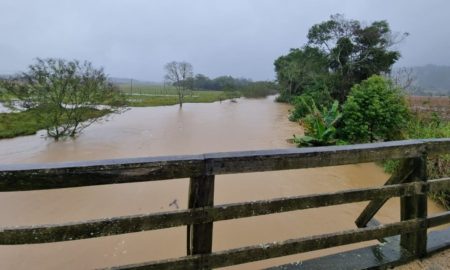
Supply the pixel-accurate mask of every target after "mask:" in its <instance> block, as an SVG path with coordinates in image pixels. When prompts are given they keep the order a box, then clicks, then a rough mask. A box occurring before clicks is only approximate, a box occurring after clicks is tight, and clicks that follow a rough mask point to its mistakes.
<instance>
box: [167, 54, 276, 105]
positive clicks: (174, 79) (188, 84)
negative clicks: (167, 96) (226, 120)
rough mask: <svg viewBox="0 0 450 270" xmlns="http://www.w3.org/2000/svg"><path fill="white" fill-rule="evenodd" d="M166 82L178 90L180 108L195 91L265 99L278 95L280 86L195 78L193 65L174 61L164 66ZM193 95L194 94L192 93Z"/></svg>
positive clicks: (236, 80)
mask: <svg viewBox="0 0 450 270" xmlns="http://www.w3.org/2000/svg"><path fill="white" fill-rule="evenodd" d="M164 69H165V71H166V75H165V77H164V79H165V81H166V82H168V83H169V84H171V85H172V86H174V87H175V88H176V89H177V93H178V100H179V105H180V107H182V106H183V102H184V97H185V95H186V94H187V93H188V92H189V91H193V90H200V91H201V90H212V91H225V92H227V94H228V95H225V98H227V96H230V97H235V96H244V97H248V98H258V97H265V96H268V95H271V94H276V93H278V85H277V84H276V83H275V82H272V81H252V80H250V79H245V78H234V77H232V76H219V77H216V78H214V79H211V78H209V77H208V76H206V75H204V74H196V75H195V76H194V68H193V66H192V64H190V63H188V62H185V61H182V62H177V61H172V62H169V63H167V64H166V65H165V66H164ZM191 93H192V92H191Z"/></svg>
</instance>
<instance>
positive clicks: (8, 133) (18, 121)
mask: <svg viewBox="0 0 450 270" xmlns="http://www.w3.org/2000/svg"><path fill="white" fill-rule="evenodd" d="M37 110H38V109H30V110H27V111H23V112H14V113H0V139H5V138H13V137H17V136H24V135H33V134H35V133H36V132H37V131H39V130H41V129H45V128H46V125H45V123H44V121H42V118H43V117H42V116H40V113H39V112H38V111H37ZM108 113H110V111H109V110H96V109H92V110H91V111H90V112H89V114H88V115H86V117H85V120H87V119H90V118H94V117H101V116H104V115H106V114H108ZM44 117H45V116H44Z"/></svg>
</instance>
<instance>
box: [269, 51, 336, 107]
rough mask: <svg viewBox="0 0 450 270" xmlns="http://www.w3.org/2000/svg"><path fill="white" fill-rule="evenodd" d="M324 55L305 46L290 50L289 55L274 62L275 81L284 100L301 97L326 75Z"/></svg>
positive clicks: (326, 68) (326, 67)
mask: <svg viewBox="0 0 450 270" xmlns="http://www.w3.org/2000/svg"><path fill="white" fill-rule="evenodd" d="M327 64H328V62H327V58H326V55H325V54H324V53H323V52H321V51H320V50H319V49H317V48H312V47H309V46H305V47H304V48H302V49H291V51H290V52H289V54H287V55H284V56H280V57H279V58H278V59H277V60H275V63H274V65H275V72H276V74H277V81H278V83H279V84H280V86H281V95H282V96H283V97H284V99H288V100H289V99H291V98H292V96H296V95H301V94H303V93H305V92H306V91H307V89H308V88H309V87H310V86H312V85H315V84H316V83H317V82H318V81H319V80H322V79H323V78H324V77H326V76H327V74H328V66H327Z"/></svg>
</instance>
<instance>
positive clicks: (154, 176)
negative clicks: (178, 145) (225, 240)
mask: <svg viewBox="0 0 450 270" xmlns="http://www.w3.org/2000/svg"><path fill="white" fill-rule="evenodd" d="M447 153H450V139H433V140H410V141H397V142H387V143H375V144H361V145H351V146H333V147H317V148H299V149H297V148H294V149H281V150H269V151H248V152H229V153H214V154H204V155H190V156H170V157H156V158H153V157H152V158H137V159H125V160H104V161H90V162H76V163H57V164H39V165H4V166H0V191H2V192H5V191H25V190H40V189H56V188H69V187H80V186H93V185H106V184H119V183H132V182H143V181H155V180H166V179H176V178H190V185H189V202H188V206H189V209H186V210H177V211H171V212H162V213H152V214H146V215H132V216H122V217H114V218H107V219H98V220H89V221H83V222H75V223H66V224H51V225H39V226H30V227H26V226H24V227H8V228H0V244H1V245H17V244H37V243H48V242H58V241H70V240H77V239H86V238H93V237H102V236H109V235H117V234H124V233H132V232H140V231H146V230H155V229H161V228H169V227H175V226H186V225H187V256H185V257H181V258H174V259H169V260H162V261H152V262H145V263H139V264H133V265H124V266H118V267H114V269H210V268H216V267H224V266H229V265H235V264H241V263H247V262H252V261H257V260H264V259H269V258H275V257H280V256H286V255H292V254H296V253H301V252H307V251H313V250H318V249H324V248H329V247H335V246H340V245H346V244H351V243H356V242H362V241H368V240H373V239H381V238H385V237H389V236H394V235H401V246H402V247H403V248H405V249H406V250H408V251H409V252H410V253H411V254H413V256H414V257H416V258H419V257H423V256H425V255H426V252H427V249H426V246H427V228H431V227H435V226H439V225H442V224H447V223H450V212H445V213H442V214H438V215H434V216H428V215H427V200H426V196H427V192H430V191H438V190H441V189H443V188H448V187H450V178H442V179H433V180H428V179H427V175H426V174H427V173H426V158H427V156H432V155H438V154H447ZM384 159H401V160H402V162H401V165H400V170H399V171H398V172H397V173H395V174H393V175H392V177H391V178H390V179H389V180H388V182H387V183H386V185H385V186H382V187H375V188H363V189H352V190H347V191H340V192H335V193H324V194H314V195H307V196H294V197H287V198H277V199H271V200H261V201H253V202H244V203H235V204H227V205H214V201H213V198H214V176H215V175H221V174H231V173H233V174H235V173H247V172H263V171H276V170H287V169H300V168H314V167H323V166H334V165H344V164H353V163H363V162H373V161H379V160H384ZM361 181H364V179H361ZM391 197H400V198H401V221H400V222H394V223H390V224H383V225H379V224H378V225H376V226H369V227H366V225H367V224H368V222H369V221H370V220H371V219H372V217H373V216H374V215H375V213H376V212H377V211H378V209H379V208H380V207H381V206H382V205H383V204H384V202H386V200H387V199H389V198H391ZM361 201H371V202H370V203H369V205H368V206H367V208H366V209H365V210H364V212H363V213H362V214H361V215H360V217H359V218H358V220H357V221H356V224H357V225H358V227H359V228H356V229H353V230H347V231H341V232H336V233H332V234H323V235H318V236H312V237H302V238H297V239H290V240H286V241H282V242H274V243H262V244H260V245H255V246H247V247H242V248H236V249H230V250H225V251H220V252H212V241H213V239H212V234H213V223H214V222H215V221H220V220H229V219H236V218H244V217H251V216H258V215H266V214H273V213H281V212H287V211H293V210H301V209H308V208H317V207H323V206H331V205H338V204H346V203H354V202H361ZM180 241H181V239H180Z"/></svg>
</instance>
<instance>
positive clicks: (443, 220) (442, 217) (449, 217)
mask: <svg viewBox="0 0 450 270" xmlns="http://www.w3.org/2000/svg"><path fill="white" fill-rule="evenodd" d="M448 223H450V211H447V212H444V213H439V214H435V215H433V216H430V217H428V218H427V227H428V228H432V227H436V226H441V225H444V224H448Z"/></svg>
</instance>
